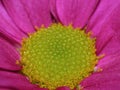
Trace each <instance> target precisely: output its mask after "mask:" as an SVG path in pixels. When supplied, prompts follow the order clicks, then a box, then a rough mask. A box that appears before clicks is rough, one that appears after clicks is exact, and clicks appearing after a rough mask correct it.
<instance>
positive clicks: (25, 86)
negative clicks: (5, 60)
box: [0, 71, 47, 90]
mask: <svg viewBox="0 0 120 90" xmlns="http://www.w3.org/2000/svg"><path fill="white" fill-rule="evenodd" d="M3 87H4V88H9V89H11V90H47V89H42V88H39V87H38V86H36V85H33V84H31V83H30V82H29V81H28V80H27V78H26V77H25V76H22V75H20V74H15V73H12V72H5V71H0V88H3Z"/></svg>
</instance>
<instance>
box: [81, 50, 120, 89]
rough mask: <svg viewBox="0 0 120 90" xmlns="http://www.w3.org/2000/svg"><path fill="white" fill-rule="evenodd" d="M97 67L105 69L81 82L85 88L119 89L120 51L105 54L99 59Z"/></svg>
mask: <svg viewBox="0 0 120 90" xmlns="http://www.w3.org/2000/svg"><path fill="white" fill-rule="evenodd" d="M97 67H100V68H102V69H103V70H102V71H101V72H98V73H93V74H92V75H91V76H90V77H88V78H86V79H85V80H83V82H82V83H81V85H82V86H83V87H84V88H85V90H93V89H94V90H99V89H100V90H119V89H120V85H119V83H120V51H119V52H116V53H114V54H112V55H109V56H105V57H104V58H103V59H102V60H100V61H99V63H98V65H97Z"/></svg>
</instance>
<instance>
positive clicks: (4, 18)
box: [0, 2, 26, 42]
mask: <svg viewBox="0 0 120 90" xmlns="http://www.w3.org/2000/svg"><path fill="white" fill-rule="evenodd" d="M0 33H2V34H4V35H5V36H7V37H9V38H11V39H13V40H15V41H16V42H20V41H21V39H22V37H26V35H25V34H24V33H23V32H21V31H20V30H19V29H18V28H17V27H16V25H15V24H14V22H13V21H12V19H11V18H10V17H9V15H8V13H7V12H6V10H5V8H4V7H3V5H2V3H1V2H0Z"/></svg>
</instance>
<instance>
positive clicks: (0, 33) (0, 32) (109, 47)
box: [0, 0, 120, 90]
mask: <svg viewBox="0 0 120 90" xmlns="http://www.w3.org/2000/svg"><path fill="white" fill-rule="evenodd" d="M119 9H120V0H116V1H114V0H86V1H85V0H51V1H49V0H16V1H14V0H1V1H0V89H1V90H5V89H12V90H14V89H17V90H46V89H45V88H39V87H38V86H37V85H35V84H32V83H30V82H29V80H28V79H27V78H26V77H25V76H24V75H22V74H20V73H19V71H20V70H21V67H20V66H19V65H18V64H16V61H17V60H19V59H20V54H19V53H20V52H19V48H20V47H21V41H22V38H23V37H28V33H34V32H35V27H36V26H37V27H40V26H41V25H43V24H44V26H45V27H48V26H49V25H50V24H51V23H53V22H54V23H58V22H59V23H61V24H63V25H69V24H72V25H73V26H74V27H79V28H81V29H84V28H86V32H89V31H92V32H93V34H92V37H96V50H97V51H96V54H97V55H98V56H99V55H102V54H105V56H104V57H103V58H101V59H100V60H99V62H98V64H97V66H96V67H95V70H94V71H95V72H94V73H92V75H90V76H89V77H87V78H85V79H84V80H83V81H82V82H80V85H78V88H79V87H82V88H83V89H85V90H109V89H111V90H118V89H120V85H119V83H120V68H119V64H120V61H119V59H120V33H119V32H120V31H119V30H120V27H119V24H120V18H119V17H120V11H119ZM58 90H69V87H60V88H58Z"/></svg>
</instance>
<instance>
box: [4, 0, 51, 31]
mask: <svg viewBox="0 0 120 90" xmlns="http://www.w3.org/2000/svg"><path fill="white" fill-rule="evenodd" d="M4 4H5V6H6V8H7V11H8V13H9V14H10V16H11V17H12V19H13V20H14V21H15V23H16V24H17V26H18V27H19V28H20V29H22V31H24V32H27V33H28V32H33V31H34V27H35V26H37V27H40V26H41V25H43V24H44V25H45V26H48V25H49V24H50V23H51V22H52V20H51V16H50V10H49V1H48V0H17V1H14V0H9V1H8V0H4ZM16 7H17V8H16Z"/></svg>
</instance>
